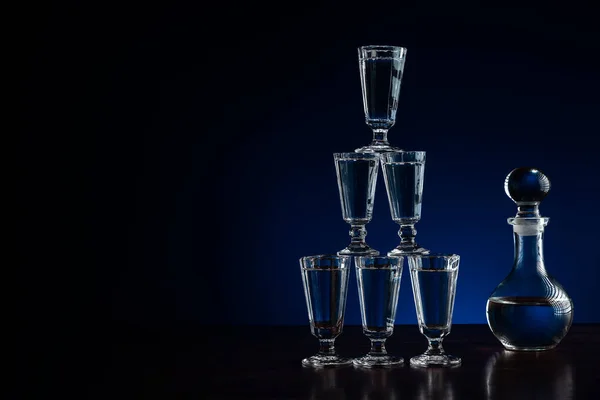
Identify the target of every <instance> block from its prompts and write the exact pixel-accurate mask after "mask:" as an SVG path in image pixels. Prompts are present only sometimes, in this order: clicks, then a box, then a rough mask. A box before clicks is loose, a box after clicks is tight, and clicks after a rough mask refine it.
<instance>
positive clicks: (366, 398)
mask: <svg viewBox="0 0 600 400" xmlns="http://www.w3.org/2000/svg"><path fill="white" fill-rule="evenodd" d="M363 374H364V375H363V376H364V378H365V382H364V383H363V384H362V395H361V397H360V399H361V400H380V399H386V400H396V399H399V398H400V397H399V395H398V390H397V389H396V387H395V386H394V383H395V381H394V377H393V376H391V374H392V370H390V369H389V368H374V369H368V370H364V372H363Z"/></svg>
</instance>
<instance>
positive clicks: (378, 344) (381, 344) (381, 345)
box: [369, 339, 387, 356]
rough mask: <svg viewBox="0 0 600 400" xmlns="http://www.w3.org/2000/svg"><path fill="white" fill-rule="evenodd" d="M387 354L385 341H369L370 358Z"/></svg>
mask: <svg viewBox="0 0 600 400" xmlns="http://www.w3.org/2000/svg"><path fill="white" fill-rule="evenodd" d="M386 354H387V350H386V349H385V339H371V350H370V351H369V355H371V356H383V355H386Z"/></svg>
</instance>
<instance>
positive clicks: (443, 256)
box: [406, 253, 460, 260]
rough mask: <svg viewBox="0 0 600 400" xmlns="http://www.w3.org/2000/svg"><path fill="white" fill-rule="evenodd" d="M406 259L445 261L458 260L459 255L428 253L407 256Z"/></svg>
mask: <svg viewBox="0 0 600 400" xmlns="http://www.w3.org/2000/svg"><path fill="white" fill-rule="evenodd" d="M406 257H410V258H429V259H434V258H443V259H447V260H455V259H460V255H458V254H456V253H429V254H407V255H406Z"/></svg>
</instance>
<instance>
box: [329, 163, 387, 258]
mask: <svg viewBox="0 0 600 400" xmlns="http://www.w3.org/2000/svg"><path fill="white" fill-rule="evenodd" d="M333 158H334V161H335V171H336V175H337V183H338V189H339V192H340V204H341V206H342V217H343V218H344V221H346V223H348V224H350V238H351V239H350V244H349V245H348V246H347V247H346V248H345V249H342V250H340V251H338V252H337V254H340V255H375V256H376V255H379V251H377V250H375V249H373V248H371V246H369V245H368V244H367V242H366V241H365V238H366V236H367V230H366V228H365V226H366V225H367V224H368V223H369V222H370V221H371V219H372V218H373V204H374V202H375V185H376V184H377V173H378V171H379V155H378V154H376V153H334V154H333Z"/></svg>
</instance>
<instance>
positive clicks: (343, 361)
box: [302, 355, 352, 368]
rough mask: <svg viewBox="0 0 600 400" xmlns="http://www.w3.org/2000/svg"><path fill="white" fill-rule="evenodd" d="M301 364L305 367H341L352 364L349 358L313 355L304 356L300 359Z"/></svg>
mask: <svg viewBox="0 0 600 400" xmlns="http://www.w3.org/2000/svg"><path fill="white" fill-rule="evenodd" d="M302 365H303V366H305V367H312V368H325V367H343V366H350V365H352V359H351V358H345V357H340V356H336V355H333V356H319V355H315V356H312V357H308V358H305V359H304V360H302Z"/></svg>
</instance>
